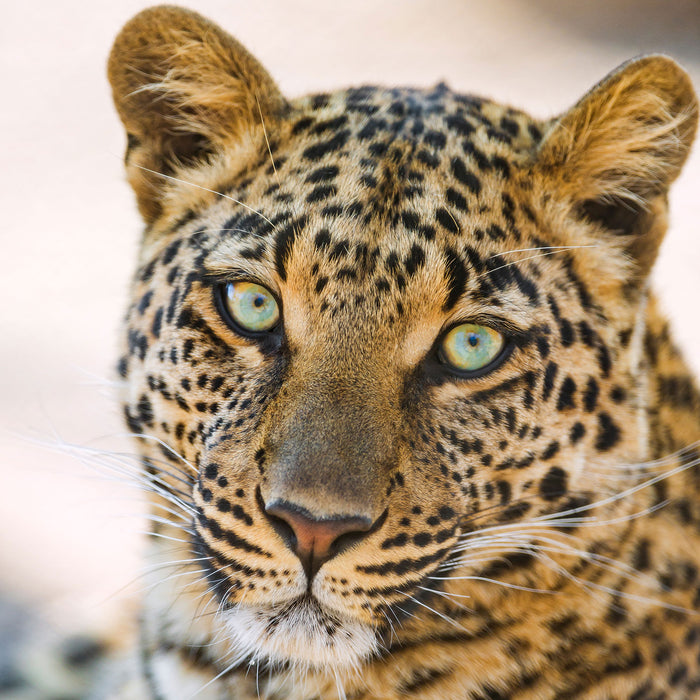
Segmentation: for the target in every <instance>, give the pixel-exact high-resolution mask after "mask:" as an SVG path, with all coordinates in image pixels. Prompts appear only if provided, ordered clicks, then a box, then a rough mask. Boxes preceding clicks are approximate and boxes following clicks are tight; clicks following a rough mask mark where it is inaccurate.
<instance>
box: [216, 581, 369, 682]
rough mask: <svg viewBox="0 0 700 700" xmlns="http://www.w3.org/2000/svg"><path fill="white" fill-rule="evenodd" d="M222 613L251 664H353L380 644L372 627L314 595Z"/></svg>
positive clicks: (222, 620) (228, 632)
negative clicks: (326, 606)
mask: <svg viewBox="0 0 700 700" xmlns="http://www.w3.org/2000/svg"><path fill="white" fill-rule="evenodd" d="M219 615H220V617H219V620H220V623H221V624H222V627H223V630H222V632H223V634H224V635H226V637H227V638H228V639H229V641H230V642H231V644H232V646H233V648H234V649H235V653H236V655H237V656H238V655H240V657H241V658H243V657H245V658H247V659H248V660H249V663H258V662H266V663H271V664H273V665H277V664H279V665H285V666H288V665H289V664H292V665H295V666H300V667H303V668H305V669H316V670H321V669H323V668H324V667H325V668H328V667H333V668H335V669H338V668H347V669H352V668H357V666H358V665H359V664H360V663H362V662H363V661H365V660H367V659H368V658H369V657H371V656H373V655H374V654H376V652H377V649H378V639H377V634H376V632H375V631H374V630H373V629H372V628H371V627H370V626H368V625H366V624H361V623H359V622H357V621H353V620H349V619H343V618H342V617H340V616H338V615H336V614H334V613H331V612H329V611H327V610H325V609H324V608H323V607H322V606H321V604H320V603H319V602H318V601H317V600H316V599H315V598H314V597H313V596H311V595H309V594H306V595H304V596H301V597H299V598H296V599H294V600H292V601H290V602H288V603H285V604H284V605H281V606H277V607H269V608H263V607H252V606H246V605H242V604H237V605H233V606H231V607H230V608H228V609H227V610H224V611H222V612H221V613H219Z"/></svg>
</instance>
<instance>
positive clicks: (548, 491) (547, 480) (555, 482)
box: [540, 467, 569, 501]
mask: <svg viewBox="0 0 700 700" xmlns="http://www.w3.org/2000/svg"><path fill="white" fill-rule="evenodd" d="M568 478H569V477H568V475H567V473H566V472H565V471H564V470H563V469H562V468H561V467H552V468H551V469H550V470H549V471H548V472H547V473H546V474H545V476H544V478H543V479H542V481H540V495H541V496H542V498H544V499H545V500H546V501H554V500H556V499H557V498H560V497H561V496H564V495H565V494H566V492H567V481H568Z"/></svg>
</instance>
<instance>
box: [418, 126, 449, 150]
mask: <svg viewBox="0 0 700 700" xmlns="http://www.w3.org/2000/svg"><path fill="white" fill-rule="evenodd" d="M423 140H424V141H425V143H426V144H427V145H428V146H431V147H432V148H436V149H438V150H440V149H442V148H445V144H446V143H447V138H446V137H445V134H443V133H442V132H440V131H434V130H432V129H431V130H429V131H426V132H425V134H424V135H423Z"/></svg>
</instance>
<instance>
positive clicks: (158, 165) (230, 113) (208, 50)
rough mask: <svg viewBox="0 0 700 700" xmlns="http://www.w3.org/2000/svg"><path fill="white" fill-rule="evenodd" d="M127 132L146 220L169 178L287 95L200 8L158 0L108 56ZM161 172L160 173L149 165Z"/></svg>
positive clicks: (281, 104)
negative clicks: (174, 4) (169, 3)
mask: <svg viewBox="0 0 700 700" xmlns="http://www.w3.org/2000/svg"><path fill="white" fill-rule="evenodd" d="M108 75H109V80H110V83H111V85H112V93H113V97H114V103H115V105H116V108H117V111H118V113H119V116H120V118H121V120H122V122H123V124H124V127H125V128H126V131H127V135H128V136H127V138H128V147H127V170H128V174H129V180H130V182H131V185H132V186H133V188H134V190H135V192H136V196H137V199H138V204H139V209H140V211H141V214H142V215H143V217H144V219H145V220H146V221H147V222H149V223H150V222H152V221H153V220H154V219H155V218H156V217H157V216H158V215H159V214H160V212H161V199H162V195H163V190H164V188H165V186H166V182H167V180H166V179H165V178H163V177H162V175H168V174H171V173H172V172H173V171H174V170H176V169H177V168H179V167H183V166H185V167H187V166H192V165H194V164H197V163H200V162H202V161H204V160H206V159H207V157H208V156H209V155H210V154H211V153H213V152H216V151H217V150H218V149H220V148H222V146H224V145H225V144H227V143H228V144H230V143H236V142H238V141H240V140H242V139H243V138H244V137H245V135H246V133H249V132H251V131H252V130H253V129H259V128H260V124H261V120H262V118H263V117H264V119H265V121H266V122H268V120H269V121H274V120H275V119H276V118H277V117H279V116H280V115H281V114H282V112H283V110H284V109H285V104H286V103H285V100H284V98H283V97H282V95H281V94H280V92H279V90H278V89H277V86H276V85H275V83H274V82H273V80H272V78H271V77H270V76H269V75H268V73H267V72H266V71H265V69H264V68H263V67H262V66H261V65H260V63H258V61H257V60H256V59H255V58H254V57H253V56H251V54H250V53H248V51H247V50H246V49H245V48H244V47H243V46H241V44H239V43H238V42H237V41H236V40H235V39H234V38H233V37H231V36H229V35H228V34H227V33H226V32H224V31H223V30H222V29H221V28H220V27H218V26H216V25H215V24H213V23H212V22H210V21H209V20H207V19H205V18H204V17H201V16H200V15H198V14H196V13H194V12H190V11H188V10H184V9H181V8H179V7H172V6H168V5H163V6H159V7H152V8H150V9H147V10H144V11H143V12H141V13H139V14H138V15H136V16H135V17H134V18H133V19H131V20H130V21H129V22H128V23H127V24H126V25H125V26H124V28H123V29H122V31H121V32H120V33H119V36H117V38H116V40H115V42H114V46H113V47H112V52H111V54H110V57H109V62H108ZM148 171H154V172H157V173H161V176H160V177H158V176H157V175H154V174H153V173H152V172H148Z"/></svg>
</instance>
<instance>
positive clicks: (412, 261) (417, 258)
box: [404, 243, 425, 277]
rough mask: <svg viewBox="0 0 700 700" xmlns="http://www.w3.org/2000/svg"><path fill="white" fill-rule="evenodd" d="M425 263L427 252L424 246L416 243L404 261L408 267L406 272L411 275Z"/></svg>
mask: <svg viewBox="0 0 700 700" xmlns="http://www.w3.org/2000/svg"><path fill="white" fill-rule="evenodd" d="M424 263H425V253H424V252H423V248H421V247H420V246H419V245H417V244H416V243H414V244H413V245H412V246H411V252H410V253H409V255H408V257H407V258H406V260H405V261H404V265H405V267H406V274H407V275H409V277H410V276H411V275H413V274H415V272H416V270H417V269H418V268H419V267H421V266H422V265H423V264H424Z"/></svg>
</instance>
